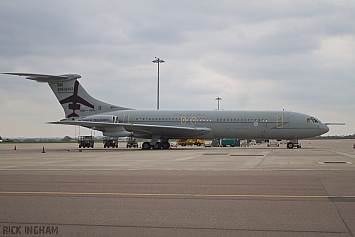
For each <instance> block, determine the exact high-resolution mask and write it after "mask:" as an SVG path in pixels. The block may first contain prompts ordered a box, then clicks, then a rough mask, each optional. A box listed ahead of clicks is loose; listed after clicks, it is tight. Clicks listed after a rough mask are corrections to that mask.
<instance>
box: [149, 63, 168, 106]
mask: <svg viewBox="0 0 355 237" xmlns="http://www.w3.org/2000/svg"><path fill="white" fill-rule="evenodd" d="M152 62H153V63H157V64H158V89H157V110H159V64H160V63H163V62H165V61H164V60H162V59H160V58H157V57H155V60H153V61H152Z"/></svg>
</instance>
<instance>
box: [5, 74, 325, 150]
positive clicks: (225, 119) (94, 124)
mask: <svg viewBox="0 0 355 237" xmlns="http://www.w3.org/2000/svg"><path fill="white" fill-rule="evenodd" d="M3 74H8V75H17V76H26V79H30V80H35V81H37V82H44V83H48V84H49V86H50V88H51V89H52V91H53V92H54V94H55V96H56V97H57V99H58V100H59V103H60V104H61V105H62V107H63V109H64V112H65V118H64V119H62V120H60V121H56V122H49V123H51V124H62V125H78V126H83V127H86V128H90V129H94V130H98V131H101V132H102V133H103V135H104V136H112V137H126V136H129V137H137V138H145V139H150V142H144V143H143V144H142V149H145V150H148V149H151V148H153V149H169V148H170V143H169V139H189V138H200V139H214V138H239V139H282V140H288V142H287V148H293V147H294V146H295V145H296V146H297V145H298V139H304V138H310V137H315V136H319V135H322V134H324V133H326V132H328V131H329V128H328V126H327V125H329V124H327V123H322V122H320V120H318V119H317V118H315V117H313V116H310V115H307V114H302V113H297V112H286V111H221V110H211V111H195V110H193V111H187V110H186V111H185V110H179V111H176V110H135V109H131V108H126V107H120V106H116V105H112V104H108V103H105V102H102V101H100V100H97V99H95V98H93V97H92V96H90V95H89V94H88V93H87V92H86V91H85V89H84V88H83V87H82V86H81V85H80V84H79V82H78V80H77V79H79V78H81V76H80V75H77V74H66V75H59V76H55V75H43V74H31V73H3Z"/></svg>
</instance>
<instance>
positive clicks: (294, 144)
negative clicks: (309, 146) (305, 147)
mask: <svg viewBox="0 0 355 237" xmlns="http://www.w3.org/2000/svg"><path fill="white" fill-rule="evenodd" d="M294 147H296V148H301V143H298V139H294V140H290V141H288V142H287V148H288V149H292V148H294Z"/></svg>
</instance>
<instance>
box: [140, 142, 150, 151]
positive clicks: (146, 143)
mask: <svg viewBox="0 0 355 237" xmlns="http://www.w3.org/2000/svg"><path fill="white" fill-rule="evenodd" d="M150 148H151V145H150V143H149V142H143V144H142V150H149V149H150Z"/></svg>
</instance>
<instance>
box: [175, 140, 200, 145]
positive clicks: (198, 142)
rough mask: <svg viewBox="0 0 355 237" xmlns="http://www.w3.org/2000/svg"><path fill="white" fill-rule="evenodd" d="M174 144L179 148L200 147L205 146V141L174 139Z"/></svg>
mask: <svg viewBox="0 0 355 237" xmlns="http://www.w3.org/2000/svg"><path fill="white" fill-rule="evenodd" d="M176 143H177V144H178V145H180V146H193V145H196V146H201V145H203V144H205V141H204V140H202V139H176Z"/></svg>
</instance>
